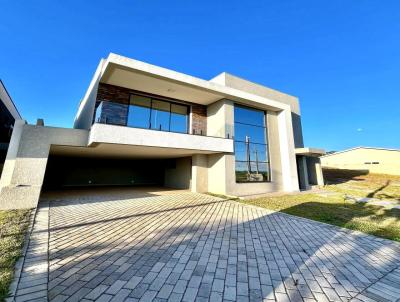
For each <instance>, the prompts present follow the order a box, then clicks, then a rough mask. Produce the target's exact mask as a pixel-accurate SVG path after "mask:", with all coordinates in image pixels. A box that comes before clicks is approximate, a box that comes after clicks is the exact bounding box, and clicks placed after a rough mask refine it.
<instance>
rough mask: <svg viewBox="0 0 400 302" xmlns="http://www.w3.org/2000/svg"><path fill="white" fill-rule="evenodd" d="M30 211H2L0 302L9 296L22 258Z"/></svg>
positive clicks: (0, 216) (0, 214) (0, 221)
mask: <svg viewBox="0 0 400 302" xmlns="http://www.w3.org/2000/svg"><path fill="white" fill-rule="evenodd" d="M29 214H30V210H11V211H0V301H3V300H4V299H5V298H6V297H7V296H8V290H9V286H10V283H11V281H12V279H13V275H14V265H15V262H16V261H17V260H18V258H19V257H20V256H21V250H22V247H23V244H24V237H25V232H26V230H27V228H28V225H29Z"/></svg>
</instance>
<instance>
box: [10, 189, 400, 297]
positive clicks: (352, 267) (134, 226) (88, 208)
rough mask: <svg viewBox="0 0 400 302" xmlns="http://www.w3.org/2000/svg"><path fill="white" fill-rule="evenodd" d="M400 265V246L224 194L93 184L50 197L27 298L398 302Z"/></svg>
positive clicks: (31, 250)
mask: <svg viewBox="0 0 400 302" xmlns="http://www.w3.org/2000/svg"><path fill="white" fill-rule="evenodd" d="M110 192H111V191H110ZM48 200H49V199H48ZM46 259H49V261H50V262H47V261H46ZM399 265H400V246H399V244H397V243H395V242H391V241H389V240H384V239H380V238H376V237H374V236H369V235H366V234H362V233H359V232H351V231H348V230H344V229H340V228H337V227H333V226H329V225H326V224H321V223H318V222H314V221H310V220H306V219H302V218H298V217H294V216H290V215H286V214H282V213H274V212H270V211H267V210H264V209H261V208H257V207H252V206H248V205H243V204H239V203H236V202H232V201H223V200H221V199H219V198H217V197H213V196H208V195H203V194H194V193H189V192H182V191H181V192H179V193H173V194H150V193H143V192H141V193H139V194H138V193H135V192H134V191H127V190H125V191H124V190H123V189H121V190H120V192H119V191H117V190H113V191H112V192H111V193H106V194H103V193H102V192H99V193H94V192H89V193H88V194H86V193H85V191H82V193H79V194H75V193H74V194H70V195H69V194H68V193H63V194H60V196H58V197H56V198H55V197H53V198H52V199H51V198H50V202H48V201H45V202H41V203H40V204H39V208H38V212H37V216H36V219H35V224H34V228H33V232H32V235H31V238H30V242H29V245H28V251H27V255H26V258H25V262H24V266H23V269H22V273H21V279H20V280H19V284H18V287H17V292H16V297H15V300H16V301H22V300H24V299H27V295H28V294H32V295H31V297H30V298H29V299H30V300H33V299H35V298H36V299H38V300H39V299H41V300H43V299H46V297H45V296H46V293H47V297H48V299H49V300H50V301H67V300H68V301H86V300H88V301H93V300H95V301H139V300H140V299H141V300H142V301H144V300H147V301H151V300H154V301H167V300H168V301H194V300H196V301H203V300H204V301H207V299H209V301H235V300H240V301H263V300H264V301H274V300H275V301H348V300H351V299H353V301H373V302H377V301H395V300H396V299H399V298H400V291H399V290H398V288H400V268H398V267H399ZM47 270H48V273H47Z"/></svg>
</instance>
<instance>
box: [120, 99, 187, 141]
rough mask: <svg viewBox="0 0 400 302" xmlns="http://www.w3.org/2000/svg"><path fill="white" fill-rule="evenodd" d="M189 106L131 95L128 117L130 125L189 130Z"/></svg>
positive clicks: (157, 128) (164, 129)
mask: <svg viewBox="0 0 400 302" xmlns="http://www.w3.org/2000/svg"><path fill="white" fill-rule="evenodd" d="M188 112H189V109H188V106H185V105H181V104H176V103H171V102H168V101H163V100H157V99H153V98H151V97H146V96H141V95H131V96H130V105H129V112H128V118H127V125H128V126H130V127H137V128H146V129H155V130H162V131H172V132H180V133H187V132H188Z"/></svg>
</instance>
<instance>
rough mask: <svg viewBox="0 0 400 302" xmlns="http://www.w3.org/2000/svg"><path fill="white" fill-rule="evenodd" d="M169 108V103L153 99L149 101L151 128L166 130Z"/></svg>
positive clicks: (167, 128)
mask: <svg viewBox="0 0 400 302" xmlns="http://www.w3.org/2000/svg"><path fill="white" fill-rule="evenodd" d="M170 110H171V108H170V103H168V102H164V101H158V100H153V101H152V103H151V122H150V126H151V128H152V129H157V130H163V131H168V130H169V116H170Z"/></svg>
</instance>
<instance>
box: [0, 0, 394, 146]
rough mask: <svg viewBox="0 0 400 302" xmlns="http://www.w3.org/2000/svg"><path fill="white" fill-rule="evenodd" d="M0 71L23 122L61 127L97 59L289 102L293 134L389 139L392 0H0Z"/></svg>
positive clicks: (335, 139)
mask: <svg viewBox="0 0 400 302" xmlns="http://www.w3.org/2000/svg"><path fill="white" fill-rule="evenodd" d="M0 10H1V18H0V37H1V44H0V78H1V79H2V80H3V82H4V83H5V84H6V86H7V88H8V90H9V92H10V94H11V96H12V97H13V99H14V101H15V103H16V104H17V106H18V108H19V110H20V112H21V113H22V115H23V116H24V117H25V119H27V120H28V121H29V122H30V123H33V122H35V121H36V118H38V117H40V118H44V119H45V123H46V124H47V125H54V126H61V127H72V122H73V118H74V115H75V112H76V110H77V106H78V103H79V100H80V99H81V98H82V96H83V95H84V92H85V90H86V88H87V86H88V84H89V81H90V79H91V77H92V75H93V73H94V71H95V68H96V66H97V64H98V62H99V60H100V58H101V57H105V56H107V55H108V53H109V52H114V53H118V54H121V55H125V56H128V57H132V58H135V59H138V60H143V61H146V62H149V63H152V64H155V65H160V66H163V67H166V68H170V69H173V70H177V71H180V72H184V73H187V74H190V75H194V76H197V77H201V78H204V79H210V78H212V77H213V76H215V75H217V74H219V73H220V72H222V71H227V72H229V73H232V74H235V75H238V76H240V77H244V78H247V79H249V80H252V81H254V82H258V83H260V84H264V85H266V86H269V87H271V88H275V89H278V90H281V91H284V92H287V93H289V94H293V95H296V96H298V97H299V98H300V101H301V110H302V122H303V132H304V139H305V144H306V145H307V146H314V147H322V148H326V149H327V150H340V149H344V148H348V147H353V146H357V145H366V146H379V147H392V148H400V118H399V116H400V105H399V102H400V1H397V0H393V1H390V0H385V1H379V0H375V1H370V0H362V1H361V0H352V1H351V0H343V1H336V0H332V1H320V0H315V1H311V0H305V1H286V0H276V1H261V0H260V1H233V0H230V1H174V0H171V1H161V0H155V1H144V0H143V1H134V0H126V1H118V0H117V1H70V0H69V1H58V0H51V1H50V0H49V1H41V0H37V1H16V0H0Z"/></svg>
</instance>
